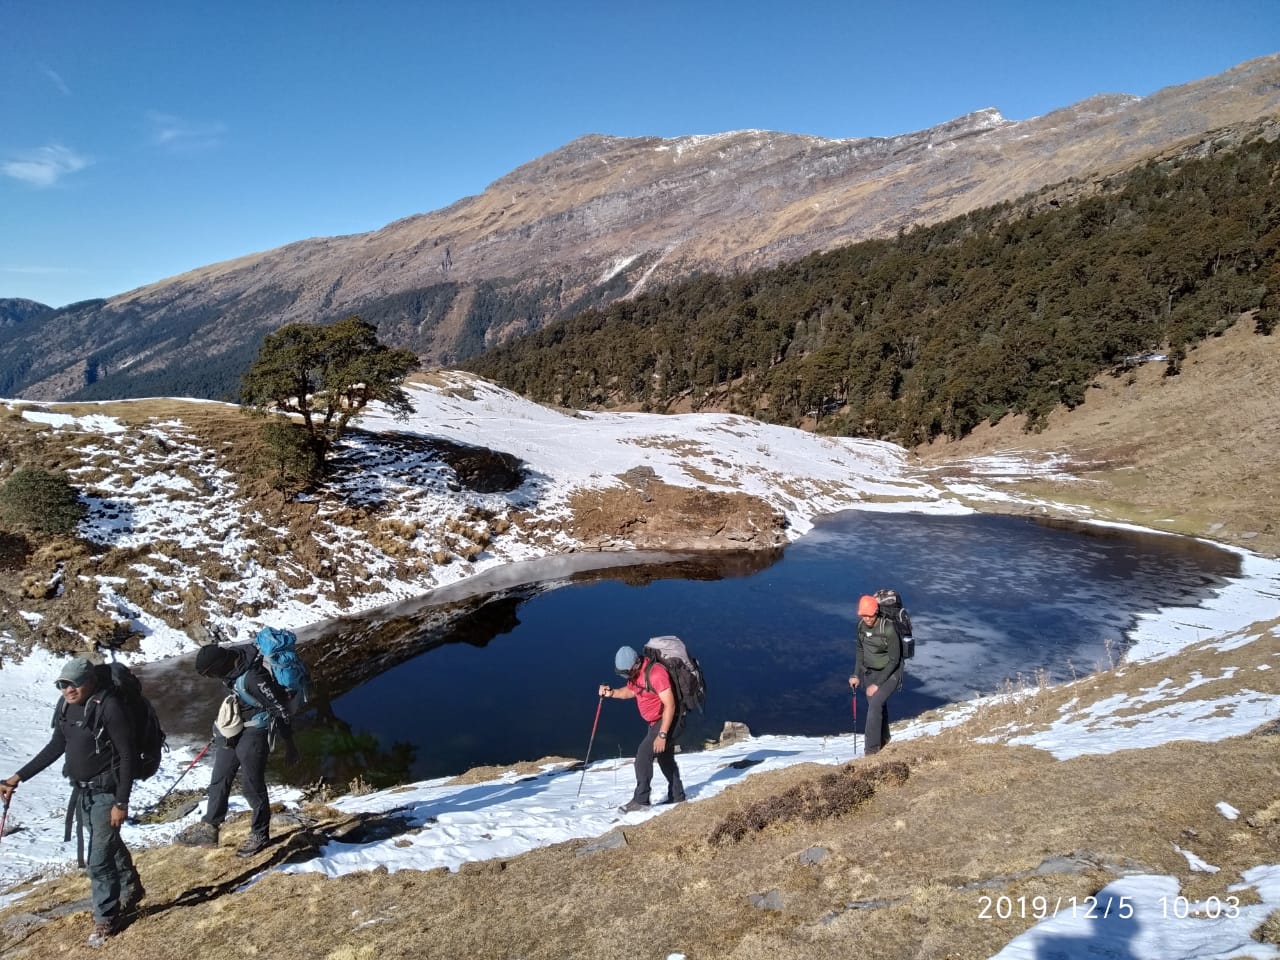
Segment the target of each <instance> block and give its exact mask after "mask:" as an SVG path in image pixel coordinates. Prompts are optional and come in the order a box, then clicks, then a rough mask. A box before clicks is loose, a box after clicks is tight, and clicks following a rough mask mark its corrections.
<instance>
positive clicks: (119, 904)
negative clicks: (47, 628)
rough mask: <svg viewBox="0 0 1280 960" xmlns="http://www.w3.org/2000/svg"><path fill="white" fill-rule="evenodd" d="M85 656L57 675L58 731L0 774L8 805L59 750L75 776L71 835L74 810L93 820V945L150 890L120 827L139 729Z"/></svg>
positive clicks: (70, 774)
mask: <svg viewBox="0 0 1280 960" xmlns="http://www.w3.org/2000/svg"><path fill="white" fill-rule="evenodd" d="M100 669H102V668H95V667H94V665H93V663H91V662H90V661H89V660H86V659H85V658H84V657H76V658H75V659H73V660H68V661H67V662H66V664H64V665H63V667H62V672H61V673H60V674H59V675H58V679H57V680H56V681H55V683H56V685H57V687H58V689H59V690H61V691H62V701H61V702H60V703H59V704H58V706H57V707H56V708H55V710H54V715H53V735H52V736H51V737H50V738H49V742H48V743H47V744H46V745H45V746H44V749H42V750H41V751H40V752H39V753H37V754H36V755H35V756H34V757H32V758H31V760H30V762H28V763H27V765H26V766H24V767H23V768H22V769H21V770H19V771H18V772H17V773H15V774H14V775H13V776H11V777H9V778H8V779H7V780H3V781H0V800H3V802H4V805H5V806H6V807H7V806H8V805H9V798H10V797H12V796H13V792H14V790H16V789H17V788H18V784H20V783H22V782H23V781H25V780H30V779H31V778H32V777H34V776H35V775H36V774H37V773H39V772H40V771H41V770H44V769H45V768H46V767H48V766H49V765H50V764H52V763H53V762H54V761H55V760H57V759H58V758H59V757H65V758H66V760H65V762H64V763H63V767H62V771H63V773H65V774H66V776H67V778H68V779H69V780H70V781H71V784H72V791H71V805H70V806H69V807H68V810H67V831H68V836H67V839H70V830H71V820H72V815H73V814H74V815H76V816H78V817H79V818H80V821H81V822H82V823H83V822H86V821H87V822H88V824H89V858H88V861H87V868H88V873H89V889H90V892H91V895H92V900H93V932H92V933H91V934H90V935H89V946H91V947H100V946H102V945H103V944H104V943H106V941H107V938H108V937H110V936H111V935H112V934H114V933H116V932H118V931H119V930H120V927H121V922H122V920H123V919H124V917H125V916H126V915H127V914H129V913H132V912H133V910H134V909H135V908H136V907H137V905H138V903H139V902H140V901H141V900H142V898H143V896H144V895H145V891H144V890H143V888H142V879H141V878H140V877H139V876H138V871H137V870H136V869H134V866H133V858H132V857H131V856H130V855H129V848H128V847H126V846H125V844H124V839H123V838H122V837H121V836H120V827H121V826H122V825H123V824H124V822H125V819H126V818H127V817H128V816H129V794H130V792H131V791H132V790H133V756H134V752H133V728H132V726H131V724H130V722H129V718H128V715H127V713H126V711H125V708H124V705H123V704H122V703H121V702H120V700H119V699H118V698H117V697H115V696H114V695H112V694H111V693H110V692H109V690H108V688H107V685H106V684H105V683H104V682H103V678H102V677H101V676H100V674H99V670H100Z"/></svg>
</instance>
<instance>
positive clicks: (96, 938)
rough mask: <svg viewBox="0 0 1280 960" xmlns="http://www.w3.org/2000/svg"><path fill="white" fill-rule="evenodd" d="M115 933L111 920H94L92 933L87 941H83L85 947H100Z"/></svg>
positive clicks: (114, 926)
mask: <svg viewBox="0 0 1280 960" xmlns="http://www.w3.org/2000/svg"><path fill="white" fill-rule="evenodd" d="M115 932H116V925H115V922H114V921H112V920H95V921H93V933H91V934H89V939H88V940H86V941H85V946H89V947H94V948H97V947H101V946H102V945H103V944H105V943H106V942H107V940H108V939H110V938H111V936H112V934H114V933H115Z"/></svg>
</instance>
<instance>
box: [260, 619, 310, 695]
mask: <svg viewBox="0 0 1280 960" xmlns="http://www.w3.org/2000/svg"><path fill="white" fill-rule="evenodd" d="M253 643H254V646H256V647H257V648H258V652H259V653H260V654H262V662H263V663H264V664H266V666H267V671H268V672H269V673H270V674H271V677H272V679H273V680H275V682H276V683H278V684H279V685H280V686H281V687H282V688H283V689H284V691H285V693H286V694H288V696H289V712H290V713H297V712H298V711H299V710H300V709H302V707H303V706H304V705H305V704H306V703H307V701H309V700H310V699H311V672H310V671H309V670H308V669H307V665H306V664H305V663H303V662H302V658H301V657H300V656H298V651H297V649H296V647H297V643H298V637H297V635H296V634H295V633H294V632H293V631H292V630H285V629H282V628H280V627H263V628H262V629H261V630H259V631H258V635H257V636H256V637H254V638H253Z"/></svg>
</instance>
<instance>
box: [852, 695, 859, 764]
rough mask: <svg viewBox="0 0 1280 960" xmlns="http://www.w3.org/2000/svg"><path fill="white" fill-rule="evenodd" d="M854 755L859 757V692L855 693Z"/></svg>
mask: <svg viewBox="0 0 1280 960" xmlns="http://www.w3.org/2000/svg"><path fill="white" fill-rule="evenodd" d="M853 755H854V757H857V756H858V691H857V690H855V691H853Z"/></svg>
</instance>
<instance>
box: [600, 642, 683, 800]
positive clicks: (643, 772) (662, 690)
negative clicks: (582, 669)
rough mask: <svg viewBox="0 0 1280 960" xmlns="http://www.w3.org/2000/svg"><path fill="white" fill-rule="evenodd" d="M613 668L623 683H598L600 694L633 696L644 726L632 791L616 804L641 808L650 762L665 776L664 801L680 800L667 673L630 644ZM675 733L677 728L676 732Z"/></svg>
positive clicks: (650, 777)
mask: <svg viewBox="0 0 1280 960" xmlns="http://www.w3.org/2000/svg"><path fill="white" fill-rule="evenodd" d="M613 666H614V669H615V670H616V671H617V672H618V674H619V675H621V676H624V677H626V678H627V682H626V685H625V686H622V687H616V688H615V687H610V686H609V685H608V684H607V683H605V684H601V685H600V696H602V697H608V698H610V699H612V700H631V699H633V698H634V699H635V701H636V707H637V708H638V709H639V711H640V717H641V719H643V720H644V721H645V722H646V723H647V724H648V725H649V729H648V732H647V733H646V734H645V738H644V739H643V740H641V741H640V746H639V747H638V748H637V749H636V762H635V767H636V792H635V793H634V794H633V795H632V797H631V799H630V800H629V801H627V803H625V804H624V805H623V806H621V807H619V808H618V809H620V810H621V811H622V812H623V813H631V812H632V811H635V810H644V809H646V808H647V807H648V806H649V784H650V782H651V781H652V780H653V761H654V759H655V758H656V759H657V761H658V769H659V770H661V771H662V775H663V776H664V777H666V778H667V800H666V802H667V803H680V802H681V801H682V800H684V784H682V783H681V782H680V768H679V767H677V766H676V756H675V734H673V733H672V729H671V728H672V724H674V723H675V718H676V697H675V693H674V692H673V691H672V689H671V675H670V674H668V673H667V668H666V667H664V666H663V665H662V664H660V663H656V662H655V663H650V662H649V661H648V660H646V659H645V658H643V657H641V656H640V654H638V653H636V652H635V650H633V649H632V648H631V647H623V648H621V649H620V650H619V651H618V654H617V656H616V657H614V661H613ZM677 732H678V731H677Z"/></svg>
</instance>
